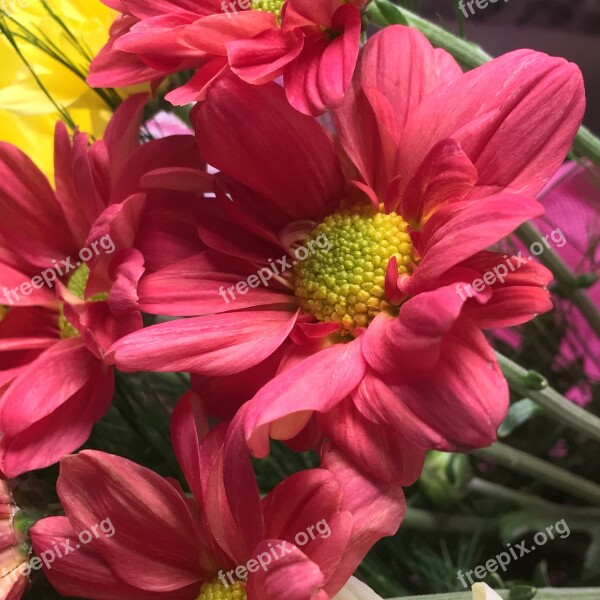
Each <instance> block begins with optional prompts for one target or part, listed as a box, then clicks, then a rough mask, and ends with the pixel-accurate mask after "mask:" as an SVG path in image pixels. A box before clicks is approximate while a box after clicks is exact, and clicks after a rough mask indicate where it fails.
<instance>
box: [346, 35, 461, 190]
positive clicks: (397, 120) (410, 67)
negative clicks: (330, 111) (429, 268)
mask: <svg viewBox="0 0 600 600" xmlns="http://www.w3.org/2000/svg"><path fill="white" fill-rule="evenodd" d="M461 74H462V71H461V69H460V67H459V66H458V65H457V64H456V62H455V61H454V59H452V58H451V57H450V56H449V55H448V54H447V53H446V52H444V51H443V50H439V49H438V50H434V49H433V48H432V46H431V44H430V43H429V42H428V41H427V39H426V38H425V37H424V36H423V35H422V34H421V33H420V32H418V31H416V30H415V29H412V28H408V27H402V26H392V27H386V28H385V29H383V30H381V31H380V32H379V33H377V34H376V35H374V36H373V37H372V38H371V39H370V40H369V42H368V43H367V45H366V46H365V48H364V50H363V52H362V56H361V58H360V59H359V63H358V67H357V71H356V75H355V77H354V81H353V83H352V86H351V87H350V89H349V91H348V93H347V95H346V98H345V100H344V103H343V104H342V105H341V107H340V108H339V109H337V110H336V111H335V119H336V126H337V130H338V131H339V132H340V138H341V141H342V145H343V147H344V150H345V151H346V152H347V153H348V155H349V156H350V158H351V159H352V161H353V162H354V164H355V165H357V167H358V168H359V170H360V172H361V175H362V176H363V178H364V179H365V181H366V183H367V184H368V185H370V186H371V187H372V188H373V189H375V190H376V191H377V193H378V195H379V196H381V197H383V195H384V194H385V190H386V188H387V186H388V185H389V183H390V181H391V179H392V177H393V175H394V173H392V167H393V165H394V161H395V154H396V149H397V145H398V143H399V140H400V135H401V132H402V130H403V128H404V127H405V125H406V123H407V120H408V118H409V116H410V115H411V114H412V113H413V112H414V111H415V110H416V108H417V107H418V106H419V104H420V103H421V102H422V101H423V98H425V97H426V96H427V94H429V93H431V92H432V91H433V90H434V89H435V88H436V87H438V86H439V85H441V84H442V83H444V82H446V81H449V80H451V79H454V78H456V77H458V76H460V75H461Z"/></svg>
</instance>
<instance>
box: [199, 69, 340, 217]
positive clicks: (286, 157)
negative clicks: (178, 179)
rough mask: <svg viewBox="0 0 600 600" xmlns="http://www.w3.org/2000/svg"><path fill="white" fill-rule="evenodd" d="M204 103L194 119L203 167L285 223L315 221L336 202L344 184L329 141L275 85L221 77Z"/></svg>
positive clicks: (325, 134) (312, 120)
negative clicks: (245, 190)
mask: <svg viewBox="0 0 600 600" xmlns="http://www.w3.org/2000/svg"><path fill="white" fill-rule="evenodd" d="M209 100H210V101H209V102H207V103H205V104H203V105H202V106H201V107H200V109H199V110H198V112H197V120H196V134H197V139H198V144H199V146H200V151H201V154H202V155H203V157H204V159H205V160H206V162H207V163H208V164H211V165H214V166H215V167H216V168H218V169H220V170H221V171H223V172H224V173H226V174H228V175H230V176H232V177H233V178H234V179H235V180H237V181H239V182H241V183H243V184H245V185H247V186H249V187H250V188H252V189H253V190H255V191H256V192H258V193H260V194H262V195H263V196H264V197H265V198H266V199H267V202H265V204H266V205H267V206H268V204H273V205H275V207H277V209H278V210H281V211H282V212H284V213H285V214H287V215H288V216H289V220H293V219H313V220H314V219H316V218H320V216H321V214H322V212H323V210H324V209H325V207H326V206H327V205H328V204H330V203H331V202H333V201H339V198H340V197H341V194H342V192H343V189H344V179H343V176H342V172H341V167H340V165H339V162H338V158H337V155H336V151H335V148H334V145H333V142H332V141H331V139H330V137H329V136H328V135H327V133H326V132H325V130H324V129H323V128H322V127H321V126H320V125H319V124H318V123H317V122H316V121H315V120H314V119H311V118H309V117H306V116H304V115H301V114H299V113H298V112H297V111H295V110H294V109H293V108H292V107H291V106H290V105H289V104H288V102H287V101H286V99H285V96H284V92H283V90H282V89H281V88H280V87H279V86H278V85H277V84H275V83H272V84H265V85H262V86H251V85H248V84H246V83H243V82H241V81H240V80H239V79H237V78H223V79H221V80H219V81H218V82H217V83H215V85H214V86H213V87H212V90H211V91H210V93H209ZM248 114H252V115H253V118H252V120H251V121H249V120H248V119H247V118H246V117H245V116H244V115H248ZM282 132H284V133H282ZM232 148H236V152H235V153H232V152H231V149H232Z"/></svg>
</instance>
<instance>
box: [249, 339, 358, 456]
mask: <svg viewBox="0 0 600 600" xmlns="http://www.w3.org/2000/svg"><path fill="white" fill-rule="evenodd" d="M360 342H361V341H360V339H355V340H353V341H352V342H348V343H345V344H334V345H333V346H330V347H329V348H326V349H325V350H321V351H320V352H316V353H315V354H313V355H311V356H309V357H308V358H306V359H304V360H302V361H300V362H299V363H297V364H296V365H295V366H293V367H291V368H289V369H287V370H285V371H284V372H282V373H281V374H280V375H278V376H277V377H275V379H273V380H272V381H270V382H269V383H267V385H265V386H264V387H263V388H262V389H261V390H260V392H258V394H257V395H256V396H255V397H254V398H253V399H252V400H251V401H250V403H249V404H248V405H247V412H246V414H245V427H246V434H247V437H248V440H249V445H250V447H251V449H252V451H253V453H254V454H255V455H257V456H265V455H266V454H268V448H269V445H268V440H269V433H270V434H271V435H272V436H273V437H276V438H278V439H290V438H292V437H294V436H295V435H296V434H297V433H299V432H300V430H301V429H302V428H303V427H304V425H305V424H306V420H307V419H306V417H307V415H310V413H311V412H312V411H319V412H326V411H328V410H331V408H333V407H334V406H335V405H336V404H337V403H338V402H340V401H341V400H343V399H344V398H345V397H346V396H347V395H348V394H349V393H350V392H351V391H352V390H353V389H354V388H355V387H356V386H357V385H358V383H359V382H360V380H361V378H362V376H363V374H364V373H365V370H366V365H365V361H364V359H363V357H362V354H361V347H360ZM278 421H279V422H278Z"/></svg>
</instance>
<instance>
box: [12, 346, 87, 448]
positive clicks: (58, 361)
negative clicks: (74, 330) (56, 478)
mask: <svg viewBox="0 0 600 600" xmlns="http://www.w3.org/2000/svg"><path fill="white" fill-rule="evenodd" d="M97 369H98V365H97V359H96V358H95V357H94V356H93V355H92V354H91V353H90V352H89V351H88V350H87V348H86V347H85V346H84V345H83V342H82V340H81V339H78V338H71V339H67V340H62V341H59V342H57V343H56V344H54V345H53V346H52V347H50V348H49V349H48V350H46V352H44V353H43V354H41V355H40V357H39V358H38V359H37V360H35V361H34V362H32V363H31V365H30V366H29V369H28V370H27V371H25V372H23V373H22V374H21V375H20V376H19V377H17V379H15V381H14V382H13V383H12V385H11V386H10V388H9V389H8V390H7V391H6V392H5V393H4V395H3V396H2V412H1V413H0V427H1V429H2V431H3V433H4V435H9V436H12V435H16V434H17V433H19V432H21V431H23V430H25V429H26V428H27V427H29V426H30V425H32V424H33V423H36V422H38V421H40V420H41V419H43V418H44V417H47V416H48V415H50V414H51V413H52V412H54V411H55V410H56V409H58V408H59V407H60V406H61V405H62V404H63V403H64V402H66V401H67V400H68V399H69V398H70V397H71V396H73V394H75V393H77V392H78V391H79V390H81V389H82V388H83V387H84V386H85V385H86V384H87V382H88V381H89V380H90V378H91V377H92V376H93V375H94V374H95V373H96V372H97Z"/></svg>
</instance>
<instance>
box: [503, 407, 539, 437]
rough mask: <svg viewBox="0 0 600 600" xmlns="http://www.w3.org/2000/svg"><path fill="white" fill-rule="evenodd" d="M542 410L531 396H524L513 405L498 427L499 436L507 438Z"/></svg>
mask: <svg viewBox="0 0 600 600" xmlns="http://www.w3.org/2000/svg"><path fill="white" fill-rule="evenodd" d="M541 412H542V409H541V408H540V407H539V406H538V405H537V404H536V403H535V402H534V401H533V400H530V399H529V398H523V399H522V400H519V401H518V402H515V403H514V404H512V405H511V407H510V408H509V410H508V414H507V415H506V418H505V419H504V422H503V423H502V425H500V427H498V437H500V438H505V437H507V436H509V435H510V434H511V433H512V432H513V431H514V430H515V429H517V428H518V427H520V426H521V425H523V424H525V423H527V421H529V420H530V419H531V418H533V417H534V416H535V415H538V414H540V413H541Z"/></svg>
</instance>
